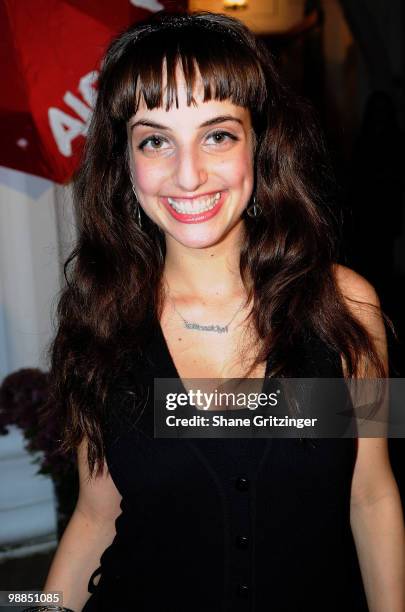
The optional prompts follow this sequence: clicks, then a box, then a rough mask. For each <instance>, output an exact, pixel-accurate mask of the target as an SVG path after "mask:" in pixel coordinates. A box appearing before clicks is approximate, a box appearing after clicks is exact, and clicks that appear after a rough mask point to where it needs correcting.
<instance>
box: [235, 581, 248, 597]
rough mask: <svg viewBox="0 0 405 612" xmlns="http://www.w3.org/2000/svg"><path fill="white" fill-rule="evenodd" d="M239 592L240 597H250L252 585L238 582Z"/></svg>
mask: <svg viewBox="0 0 405 612" xmlns="http://www.w3.org/2000/svg"><path fill="white" fill-rule="evenodd" d="M237 592H238V595H239V597H248V595H249V593H250V587H249V586H248V585H247V584H238V588H237Z"/></svg>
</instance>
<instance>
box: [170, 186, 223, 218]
mask: <svg viewBox="0 0 405 612" xmlns="http://www.w3.org/2000/svg"><path fill="white" fill-rule="evenodd" d="M221 193H222V192H221V191H218V192H217V193H215V194H213V195H209V196H202V197H201V198H193V199H191V200H190V199H181V198H165V199H166V200H167V202H168V204H169V205H170V207H171V208H172V209H173V210H175V211H176V212H177V213H179V214H183V215H193V214H195V215H198V214H201V213H204V212H208V211H209V210H212V209H213V208H214V207H215V206H216V205H217V203H218V201H219V199H220V197H221Z"/></svg>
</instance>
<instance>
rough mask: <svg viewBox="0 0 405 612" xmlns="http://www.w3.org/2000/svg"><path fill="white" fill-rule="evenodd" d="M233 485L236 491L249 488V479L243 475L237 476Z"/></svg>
mask: <svg viewBox="0 0 405 612" xmlns="http://www.w3.org/2000/svg"><path fill="white" fill-rule="evenodd" d="M235 487H236V488H237V489H238V491H247V490H248V488H249V480H248V479H247V478H245V477H244V476H239V478H237V479H236V483H235Z"/></svg>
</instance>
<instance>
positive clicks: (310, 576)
mask: <svg viewBox="0 0 405 612" xmlns="http://www.w3.org/2000/svg"><path fill="white" fill-rule="evenodd" d="M297 354H299V355H300V367H299V368H297V373H296V377H297V378H298V377H302V378H315V377H327V378H341V377H342V376H343V372H342V367H341V362H340V357H339V355H337V354H335V353H333V352H331V350H330V349H329V348H328V347H327V346H326V345H325V344H324V343H323V342H321V341H320V339H319V338H316V337H315V336H313V335H307V336H305V339H304V335H303V340H302V345H301V346H300V347H297ZM148 363H149V365H147V366H146V365H145V369H144V371H143V372H142V376H143V377H144V379H145V381H146V383H147V385H148V387H149V390H150V392H149V395H148V401H147V403H146V404H145V406H144V409H143V412H142V417H141V419H140V420H139V421H137V422H136V424H134V423H128V422H125V421H120V420H119V418H118V415H119V413H120V397H119V394H117V395H116V399H115V400H114V402H113V404H112V405H111V414H112V416H114V418H113V419H112V423H113V425H112V428H111V431H110V434H109V436H108V443H107V445H106V457H107V464H108V467H109V470H110V474H111V477H112V479H113V481H114V483H115V485H116V487H117V489H118V490H119V492H120V494H121V495H122V502H121V509H122V513H121V515H120V516H119V517H118V518H117V521H116V532H117V533H116V537H115V538H114V541H113V543H112V544H111V546H109V547H108V548H107V550H106V551H105V552H104V553H103V555H102V557H101V561H100V567H99V568H98V569H97V570H96V572H94V574H93V575H92V576H91V578H90V580H89V591H90V592H91V593H92V595H91V596H90V599H89V600H88V602H87V604H86V605H85V607H84V608H83V612H94V611H107V610H108V611H109V612H111V611H112V610H114V611H115V610H116V611H117V612H130V611H131V612H151V611H155V610H156V612H186V611H187V612H239V611H241V612H242V611H243V612H272V611H273V612H301V611H303V612H306V611H308V612H317V611H319V612H321V611H322V612H325V611H326V610H327V611H328V612H338V611H339V612H342V610H344V611H345V612H367V610H368V608H367V604H366V600H365V595H364V590H363V586H362V580H361V575H360V570H359V565H358V562H357V555H356V550H355V546H354V541H353V537H352V533H351V529H350V488H351V480H352V475H353V469H354V462H355V457H356V440H355V439H350V438H349V439H348V438H339V439H316V440H315V441H314V442H315V444H306V443H303V441H302V440H299V439H279V438H273V439H255V438H253V439H252V438H232V439H230V438H228V439H220V438H210V439H167V438H166V439H163V438H160V439H159V438H154V437H153V378H154V377H156V378H164V377H167V378H172V377H178V373H177V371H176V368H175V365H174V363H173V359H172V357H171V355H170V352H169V349H168V346H167V343H166V341H165V338H164V336H163V332H162V330H161V327H160V325H159V324H158V323H157V324H156V326H155V331H154V335H153V338H152V340H151V342H150V345H149V347H148ZM268 368H269V362H268V363H267V371H268ZM266 373H267V372H266ZM134 375H135V374H134ZM116 416H117V418H115V417H116ZM99 573H101V577H100V581H99V583H98V585H97V586H94V582H93V579H94V577H95V576H96V575H97V574H99Z"/></svg>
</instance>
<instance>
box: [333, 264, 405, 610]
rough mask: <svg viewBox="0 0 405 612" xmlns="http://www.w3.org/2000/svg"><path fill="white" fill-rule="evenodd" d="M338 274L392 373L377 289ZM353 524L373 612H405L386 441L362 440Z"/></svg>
mask: <svg viewBox="0 0 405 612" xmlns="http://www.w3.org/2000/svg"><path fill="white" fill-rule="evenodd" d="M336 272H337V280H338V283H339V286H340V289H341V291H342V294H343V295H344V296H345V297H349V298H352V299H354V300H359V301H361V302H364V304H363V305H360V304H355V303H353V302H350V301H348V306H349V308H350V309H351V310H352V313H353V314H354V315H355V316H356V317H357V318H358V320H359V321H360V322H361V323H362V324H363V325H364V326H365V327H366V328H367V330H368V332H369V333H370V334H371V337H372V339H373V342H374V346H375V348H376V349H377V351H378V353H379V355H380V357H381V359H382V360H383V362H384V364H385V366H386V370H387V371H388V354H387V353H388V351H387V340H386V334H385V328H384V323H383V320H382V317H381V316H380V314H379V309H380V302H379V299H378V296H377V294H376V292H375V290H374V288H373V287H372V286H371V285H370V284H369V283H368V282H367V281H366V280H365V279H364V278H363V277H361V276H360V275H358V274H356V273H355V272H353V271H352V270H349V269H348V268H345V267H343V266H338V267H337V270H336ZM365 302H368V303H369V304H372V305H374V306H376V307H377V308H373V307H370V306H367V304H365ZM362 369H364V374H362V376H364V377H365V378H372V373H371V375H370V370H369V369H367V364H364V367H362ZM350 520H351V527H352V532H353V537H354V541H355V544H356V549H357V554H358V558H359V563H360V569H361V574H362V578H363V583H364V588H365V592H366V596H367V602H368V605H369V609H370V612H405V530H404V519H403V513H402V508H401V500H400V495H399V492H398V487H397V484H396V482H395V478H394V476H393V473H392V469H391V465H390V461H389V454H388V445H387V440H386V438H383V437H380V438H359V439H358V451H357V458H356V464H355V468H354V474H353V480H352V490H351V505H350Z"/></svg>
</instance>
